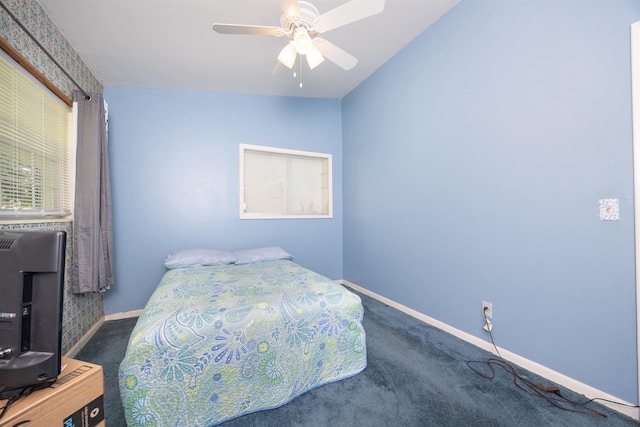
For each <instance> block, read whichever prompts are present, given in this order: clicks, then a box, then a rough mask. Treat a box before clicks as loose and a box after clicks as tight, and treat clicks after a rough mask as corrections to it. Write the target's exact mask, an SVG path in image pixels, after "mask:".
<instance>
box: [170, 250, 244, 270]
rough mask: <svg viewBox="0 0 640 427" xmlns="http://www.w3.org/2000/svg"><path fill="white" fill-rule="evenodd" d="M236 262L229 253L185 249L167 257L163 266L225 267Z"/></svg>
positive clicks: (171, 267) (172, 267)
mask: <svg viewBox="0 0 640 427" xmlns="http://www.w3.org/2000/svg"><path fill="white" fill-rule="evenodd" d="M234 262H236V257H235V256H234V255H233V254H232V253H231V252H229V251H221V250H217V249H185V250H182V251H176V252H173V253H170V254H169V255H167V257H166V258H165V260H164V266H165V267H166V268H167V269H169V270H171V269H174V268H184V267H197V266H201V265H225V264H233V263H234Z"/></svg>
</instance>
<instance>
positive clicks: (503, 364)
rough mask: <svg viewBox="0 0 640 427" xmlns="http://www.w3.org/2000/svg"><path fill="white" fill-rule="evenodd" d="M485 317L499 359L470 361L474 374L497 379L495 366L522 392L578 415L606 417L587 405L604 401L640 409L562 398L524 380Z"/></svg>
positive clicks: (554, 391) (554, 390) (555, 390)
mask: <svg viewBox="0 0 640 427" xmlns="http://www.w3.org/2000/svg"><path fill="white" fill-rule="evenodd" d="M482 314H483V316H484V322H485V325H486V328H485V329H486V330H487V331H488V332H489V337H490V338H491V344H492V345H493V348H494V349H495V351H496V354H497V355H498V358H493V357H491V358H489V359H486V360H469V361H467V366H469V369H471V370H472V371H473V372H475V373H476V374H478V375H479V376H481V377H483V378H486V379H488V380H492V379H493V378H495V376H496V371H495V368H494V366H497V367H500V368H502V369H504V370H506V371H507V372H509V373H510V374H511V375H513V383H514V384H515V385H516V387H518V388H519V389H520V390H522V391H524V392H526V393H528V394H531V395H533V396H536V397H540V398H542V399H545V400H546V401H548V402H549V403H551V404H552V405H554V406H556V407H558V408H560V409H562V410H564V411H570V412H577V413H581V414H588V415H595V416H599V417H606V415H605V414H603V413H602V412H599V411H596V410H595V409H591V408H589V407H587V406H586V405H587V404H589V403H591V402H593V401H596V400H602V401H606V402H609V403H614V404H618V405H622V406H628V407H631V408H638V407H639V406H633V405H628V404H625V403H621V402H614V401H611V400H607V399H603V398H598V397H596V398H593V399H589V400H588V401H586V402H577V401H574V400H571V399H568V398H566V397H564V396H562V394H561V393H560V389H559V388H558V387H555V386H550V387H545V386H544V385H542V384H540V383H533V382H532V381H529V380H528V379H526V378H524V377H523V376H521V375H520V374H519V373H518V372H517V371H516V369H515V368H514V367H513V365H511V364H510V363H509V362H507V361H506V360H504V358H503V357H502V356H501V355H500V352H499V351H498V347H497V346H496V343H495V341H494V339H493V333H492V332H491V327H490V323H489V320H488V319H487V314H486V312H483V313H482ZM474 365H485V366H487V367H488V368H489V370H490V372H491V373H490V374H484V373H482V372H480V371H479V370H478V369H476V368H474Z"/></svg>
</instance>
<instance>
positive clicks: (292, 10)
mask: <svg viewBox="0 0 640 427" xmlns="http://www.w3.org/2000/svg"><path fill="white" fill-rule="evenodd" d="M280 7H281V8H282V11H283V12H284V13H285V15H287V16H291V17H295V16H300V5H299V4H298V0H280Z"/></svg>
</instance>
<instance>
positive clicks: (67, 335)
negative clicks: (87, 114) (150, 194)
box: [0, 0, 104, 354]
mask: <svg viewBox="0 0 640 427" xmlns="http://www.w3.org/2000/svg"><path fill="white" fill-rule="evenodd" d="M2 1H3V4H5V5H6V6H7V8H8V9H9V10H11V13H13V14H14V15H15V16H16V17H17V18H18V19H19V20H20V22H21V23H22V24H23V25H24V26H25V27H26V28H28V29H29V31H30V32H31V33H32V34H33V35H34V36H35V37H36V38H37V39H38V41H39V42H40V44H42V46H44V48H45V49H47V51H48V52H49V53H50V54H51V55H52V56H53V57H54V58H55V59H56V61H57V62H58V63H59V64H60V65H61V66H63V67H64V68H65V70H66V71H67V73H69V75H71V76H72V77H73V79H74V80H75V81H76V82H77V83H78V84H79V85H81V87H82V89H83V90H85V91H87V92H95V93H102V89H103V87H102V84H101V83H100V82H99V81H98V80H97V79H96V78H95V77H94V76H93V74H92V73H91V71H90V70H89V68H87V66H86V64H85V63H84V62H83V61H82V59H81V58H80V57H79V56H78V54H77V52H76V51H75V50H73V47H72V46H71V45H70V44H69V42H68V41H67V40H66V39H65V38H64V36H63V35H62V34H61V33H60V31H59V30H58V28H57V27H56V25H55V24H54V23H53V21H51V19H49V16H48V15H47V14H46V12H45V11H44V9H43V8H42V6H41V5H40V3H38V2H37V1H36V0H2ZM0 37H2V38H3V39H5V40H6V41H7V42H8V43H9V44H10V45H11V46H13V47H14V48H15V49H16V50H17V51H18V52H20V54H21V55H22V56H24V57H25V58H26V59H27V60H28V61H29V62H31V64H33V66H35V67H36V68H37V69H38V70H39V71H40V72H42V73H43V74H44V75H45V76H46V77H47V78H48V79H49V80H50V81H51V82H52V83H54V84H55V85H56V86H57V87H58V88H60V90H62V91H63V92H64V93H65V94H67V95H68V96H69V97H71V94H72V93H73V91H74V90H75V89H76V87H75V85H74V84H73V83H72V82H71V81H70V80H69V79H68V78H67V77H66V76H65V75H64V73H63V72H62V71H60V70H59V69H58V67H57V66H56V65H55V64H54V63H53V61H51V59H50V58H49V57H48V56H47V55H46V54H45V53H43V52H42V50H41V49H40V48H39V47H38V45H37V44H36V43H35V42H34V41H33V40H31V38H30V37H29V36H28V35H27V34H26V33H25V32H24V31H23V30H22V29H21V28H20V27H19V26H18V24H16V23H15V22H14V20H13V19H12V18H11V16H9V14H7V12H6V11H5V10H4V9H2V8H0ZM72 227H73V225H72V223H71V222H53V223H33V224H10V225H9V224H7V225H0V229H44V230H64V231H66V232H67V257H66V269H65V287H64V289H65V292H64V310H63V320H62V352H63V354H67V353H68V352H69V351H70V350H71V349H72V348H73V347H74V346H75V345H76V344H77V343H78V342H80V340H81V339H82V337H83V336H84V335H85V334H86V333H87V332H88V331H89V330H90V329H91V328H92V327H93V326H94V325H95V324H96V323H98V322H99V321H100V319H101V318H102V316H103V315H104V299H103V294H101V293H95V294H84V295H75V294H73V293H72V292H71V254H72V253H73V242H72V241H71V240H72V239H71V235H72Z"/></svg>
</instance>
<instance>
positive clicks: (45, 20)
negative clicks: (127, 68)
mask: <svg viewBox="0 0 640 427" xmlns="http://www.w3.org/2000/svg"><path fill="white" fill-rule="evenodd" d="M3 3H4V5H5V6H7V8H8V9H9V10H10V11H11V13H12V14H13V15H14V16H15V17H16V18H18V20H19V21H20V22H21V23H22V25H24V26H25V27H26V28H27V29H28V30H29V32H31V34H33V35H34V36H35V37H36V38H37V39H38V42H39V43H40V44H41V45H42V46H43V47H44V48H45V49H46V50H47V51H48V52H49V53H50V54H51V56H53V57H54V58H55V59H56V61H57V62H58V63H59V64H60V65H61V66H62V67H63V68H64V69H65V71H66V72H67V73H69V75H70V76H71V77H73V79H74V80H75V81H76V82H77V83H78V84H79V85H80V86H81V87H82V89H83V90H84V91H86V92H95V93H102V89H103V87H102V84H101V83H100V82H99V81H98V80H97V79H96V78H95V76H94V75H93V74H92V73H91V70H89V68H88V67H87V66H86V64H85V63H84V61H82V58H80V56H79V55H78V53H77V52H76V51H75V50H74V49H73V47H72V46H71V44H70V43H69V42H68V41H67V39H65V38H64V36H63V35H62V33H61V32H60V30H58V27H56V25H55V23H54V22H53V21H52V20H51V19H50V18H49V16H48V15H47V13H46V12H45V10H44V9H43V8H42V6H41V5H40V3H38V2H37V1H36V0H3ZM0 37H2V38H3V39H5V40H6V41H7V42H9V44H10V45H11V46H13V47H14V48H15V49H16V50H17V51H18V52H20V54H21V55H22V56H24V57H25V58H26V59H27V60H29V62H31V64H32V65H33V66H34V67H36V68H37V69H38V70H39V71H40V72H42V73H43V74H44V75H45V76H46V77H47V78H48V79H49V80H50V81H51V82H52V83H54V84H55V85H56V86H57V87H58V88H59V89H60V90H62V92H64V93H65V94H66V95H67V96H69V97H71V94H72V93H73V91H74V90H76V89H77V88H76V86H75V85H74V84H73V83H72V82H71V80H69V79H68V78H67V76H65V75H64V73H63V72H62V71H60V69H59V68H58V67H57V66H56V64H55V63H54V62H53V61H51V59H50V58H49V57H48V56H47V55H46V54H45V53H43V52H42V49H40V47H38V45H37V44H36V43H35V42H34V41H33V40H31V38H30V37H29V36H28V35H27V34H26V33H25V32H24V31H23V30H22V28H20V26H19V25H18V24H17V23H16V22H15V21H14V20H13V19H12V18H11V16H10V15H9V14H8V13H7V12H6V11H5V10H4V9H2V8H0Z"/></svg>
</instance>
